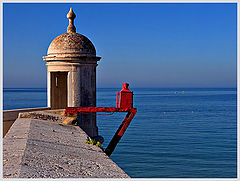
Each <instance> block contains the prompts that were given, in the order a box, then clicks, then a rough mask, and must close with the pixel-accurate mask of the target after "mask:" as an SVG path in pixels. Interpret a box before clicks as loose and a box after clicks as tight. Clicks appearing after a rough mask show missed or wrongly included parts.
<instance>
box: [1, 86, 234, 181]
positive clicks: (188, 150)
mask: <svg viewBox="0 0 240 181" xmlns="http://www.w3.org/2000/svg"><path fill="white" fill-rule="evenodd" d="M119 90H121V88H120V87H119V88H99V89H97V106H99V107H103V106H104V107H115V105H116V92H117V91H119ZM131 90H132V91H133V92H134V98H133V102H134V107H136V108H137V114H136V116H135V117H134V119H133V120H132V122H131V124H130V126H129V127H128V129H127V130H126V132H125V134H124V135H123V137H122V139H121V140H120V142H119V143H118V145H117V147H116V148H115V150H114V152H113V154H112V155H111V156H110V158H111V159H112V160H113V161H114V162H115V163H117V164H118V165H119V167H121V168H122V169H123V170H124V171H125V172H126V173H127V174H128V175H129V176H130V177H133V178H236V177H237V89H236V88H135V89H133V88H132V89H131ZM45 106H47V92H46V89H36V88H32V89H29V88H28V89H22V88H11V89H7V88H4V90H3V109H4V110H10V109H21V108H33V107H45ZM125 116H126V113H114V114H112V115H109V114H107V115H97V126H98V129H99V135H101V136H103V137H104V140H105V141H104V143H103V147H104V148H106V147H107V145H108V143H109V142H110V140H111V139H112V137H113V135H114V133H115V132H116V130H117V129H118V127H119V126H120V124H121V122H122V121H123V119H124V117H125Z"/></svg>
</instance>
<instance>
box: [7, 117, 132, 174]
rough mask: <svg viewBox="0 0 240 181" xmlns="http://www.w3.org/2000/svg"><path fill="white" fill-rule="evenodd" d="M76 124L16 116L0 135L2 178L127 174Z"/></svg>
mask: <svg viewBox="0 0 240 181" xmlns="http://www.w3.org/2000/svg"><path fill="white" fill-rule="evenodd" d="M86 140H87V134H86V133H85V132H84V131H82V129H81V128H79V127H78V126H70V125H61V124H59V123H56V122H51V121H46V120H39V119H31V118H18V119H17V120H16V121H15V122H14V124H13V126H12V127H11V129H10V130H9V132H8V133H7V134H6V136H5V137H4V139H3V177H4V178H12V177H15V178H16V177H17V178H129V176H128V175H127V174H126V173H125V172H124V171H123V170H122V169H121V168H120V167H118V165H116V164H115V163H114V162H113V161H112V160H111V159H110V158H109V157H108V156H107V155H106V154H105V153H104V152H103V151H102V150H101V149H100V148H99V147H97V146H93V145H88V144H86V143H85V142H86Z"/></svg>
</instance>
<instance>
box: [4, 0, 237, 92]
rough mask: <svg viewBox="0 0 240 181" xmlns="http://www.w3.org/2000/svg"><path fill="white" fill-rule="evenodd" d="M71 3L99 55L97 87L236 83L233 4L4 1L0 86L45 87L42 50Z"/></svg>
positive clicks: (62, 27)
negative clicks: (32, 2)
mask: <svg viewBox="0 0 240 181" xmlns="http://www.w3.org/2000/svg"><path fill="white" fill-rule="evenodd" d="M70 7H72V8H73V10H74V12H75V14H76V15H77V17H76V19H75V26H76V28H77V32H78V33H81V34H83V35H85V36H87V37H88V38H89V39H90V40H91V41H92V42H93V44H94V45H95V47H96V50H97V56H101V57H102V59H101V60H100V61H99V65H98V67H97V87H119V85H120V84H121V83H122V82H129V83H130V86H131V87H236V80H237V79H236V78H237V75H236V74H237V56H236V54H237V48H236V46H237V5H236V4H233V3H232V4H227V3H222V4H220V3H207V4H198V3H193V4H185V3H182V4H181V3H180V4H172V3H169V4H166V3H157V4H147V3H143V4H127V3H126V4H115V3H114V4H106V3H102V4H101V3H98V4H91V3H89V4H86V3H75V4H64V3H61V4H60V3H59V4H53V3H52V4H49V3H46V4H44V3H34V4H26V3H18V4H12V3H11V4H10V3H4V6H3V10H4V11H3V15H4V16H3V21H4V22H3V37H4V39H3V53H4V54H3V58H4V59H3V69H4V71H3V75H4V77H3V80H4V82H3V83H4V84H3V85H4V88H11V87H33V88H35V87H46V79H47V78H46V74H47V73H46V66H45V62H44V61H43V60H42V56H46V55H47V49H48V46H49V44H50V43H51V41H52V40H53V39H54V38H55V37H56V36H58V35H60V34H62V33H65V32H66V31H67V26H68V19H67V18H66V15H67V13H68V11H69V8H70Z"/></svg>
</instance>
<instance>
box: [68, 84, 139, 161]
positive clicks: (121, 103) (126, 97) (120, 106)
mask: <svg viewBox="0 0 240 181" xmlns="http://www.w3.org/2000/svg"><path fill="white" fill-rule="evenodd" d="M128 87H129V84H128V83H123V88H122V90H121V91H120V92H117V102H116V107H66V110H65V113H66V114H77V113H82V114H84V113H85V114H86V113H89V112H128V113H127V115H126V117H125V118H124V120H123V121H122V123H121V125H120V126H119V128H118V130H117V131H116V133H115V135H114V137H113V138H112V140H111V141H110V143H109V145H108V147H107V148H106V149H105V153H106V154H107V155H108V156H110V155H111V154H112V152H113V150H114V149H115V147H116V145H117V144H118V142H119V141H120V139H121V137H122V136H123V134H124V133H125V131H126V129H127V128H128V126H129V124H130V123H131V121H132V119H133V118H134V116H135V114H136V113H137V109H136V108H133V92H131V91H130V90H129V89H128Z"/></svg>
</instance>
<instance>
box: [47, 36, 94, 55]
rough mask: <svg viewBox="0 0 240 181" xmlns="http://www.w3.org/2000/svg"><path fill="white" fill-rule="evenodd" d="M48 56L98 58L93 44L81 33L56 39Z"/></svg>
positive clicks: (49, 49)
mask: <svg viewBox="0 0 240 181" xmlns="http://www.w3.org/2000/svg"><path fill="white" fill-rule="evenodd" d="M47 54H48V55H55V56H61V55H63V54H70V56H73V55H77V56H78V55H81V56H96V50H95V47H94V45H93V44H92V42H91V41H90V40H89V39H88V38H87V37H86V36H84V35H81V34H79V33H74V32H71V33H64V34H61V35H59V36H58V37H56V38H55V39H54V40H53V41H52V43H51V44H50V46H49V48H48V53H47Z"/></svg>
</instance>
